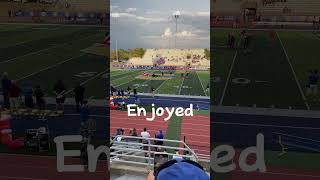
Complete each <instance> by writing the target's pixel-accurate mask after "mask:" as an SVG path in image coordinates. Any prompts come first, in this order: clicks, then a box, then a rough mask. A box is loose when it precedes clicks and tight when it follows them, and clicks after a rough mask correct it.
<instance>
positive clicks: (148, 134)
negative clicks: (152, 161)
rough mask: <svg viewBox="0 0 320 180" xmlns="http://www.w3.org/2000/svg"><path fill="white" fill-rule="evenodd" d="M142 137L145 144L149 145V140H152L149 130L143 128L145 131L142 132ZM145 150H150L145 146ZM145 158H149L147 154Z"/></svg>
mask: <svg viewBox="0 0 320 180" xmlns="http://www.w3.org/2000/svg"><path fill="white" fill-rule="evenodd" d="M141 137H142V138H143V139H142V143H143V144H149V140H148V139H149V138H150V133H149V132H148V131H147V128H143V131H142V132H141ZM143 150H145V151H147V150H149V146H147V145H144V146H143ZM144 156H147V153H145V154H144Z"/></svg>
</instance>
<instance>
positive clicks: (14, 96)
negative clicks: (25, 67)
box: [9, 81, 21, 109]
mask: <svg viewBox="0 0 320 180" xmlns="http://www.w3.org/2000/svg"><path fill="white" fill-rule="evenodd" d="M9 96H10V107H11V108H13V109H17V108H19V106H20V104H21V103H20V102H21V101H20V97H21V89H20V87H19V86H18V84H17V83H16V82H15V81H11V86H10V90H9Z"/></svg>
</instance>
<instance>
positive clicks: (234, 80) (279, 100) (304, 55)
mask: <svg viewBox="0 0 320 180" xmlns="http://www.w3.org/2000/svg"><path fill="white" fill-rule="evenodd" d="M230 32H232V33H234V34H235V36H236V40H237V43H236V44H237V45H238V46H239V48H235V49H229V48H227V47H226V46H225V45H226V42H227V35H228V33H230ZM239 32H240V31H239V30H231V29H214V30H213V31H212V34H211V43H212V46H213V56H214V61H213V67H214V71H213V78H212V79H211V81H212V84H213V86H214V88H213V91H212V96H211V97H212V100H213V103H214V104H216V105H224V106H244V107H263V108H269V107H274V108H281V109H311V110H315V109H319V108H320V99H319V96H317V97H312V98H309V97H306V96H305V92H306V86H307V83H308V71H309V70H319V69H320V63H319V61H318V60H319V59H318V57H317V56H318V48H319V47H320V38H319V35H318V33H314V32H312V31H279V32H277V33H276V37H275V38H274V39H272V38H271V37H270V32H269V31H265V30H250V31H249V32H248V33H249V34H250V35H251V36H252V39H251V44H250V47H249V50H250V52H249V53H246V52H245V51H244V50H243V48H242V47H243V41H242V40H241V38H240V35H239Z"/></svg>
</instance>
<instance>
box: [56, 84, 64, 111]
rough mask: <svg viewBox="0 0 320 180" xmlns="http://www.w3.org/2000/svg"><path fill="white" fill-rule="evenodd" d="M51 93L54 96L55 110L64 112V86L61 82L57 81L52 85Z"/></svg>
mask: <svg viewBox="0 0 320 180" xmlns="http://www.w3.org/2000/svg"><path fill="white" fill-rule="evenodd" d="M53 92H54V94H55V95H56V109H57V110H58V109H59V107H60V108H61V109H62V110H64V101H65V99H66V97H65V92H66V86H65V85H64V83H63V82H62V80H58V82H57V83H56V84H55V85H54V87H53Z"/></svg>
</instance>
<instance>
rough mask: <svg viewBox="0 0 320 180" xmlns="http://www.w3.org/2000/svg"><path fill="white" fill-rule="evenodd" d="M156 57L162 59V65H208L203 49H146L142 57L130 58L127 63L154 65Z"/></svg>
mask: <svg viewBox="0 0 320 180" xmlns="http://www.w3.org/2000/svg"><path fill="white" fill-rule="evenodd" d="M156 58H163V59H164V64H162V65H164V66H186V65H188V64H190V66H206V67H208V66H210V61H209V60H208V59H207V58H206V57H205V50H204V49H147V50H146V52H145V54H144V56H143V57H142V58H131V59H129V61H128V63H127V64H128V65H145V66H152V65H154V62H153V60H154V59H156Z"/></svg>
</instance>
